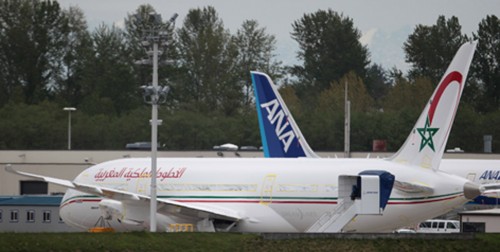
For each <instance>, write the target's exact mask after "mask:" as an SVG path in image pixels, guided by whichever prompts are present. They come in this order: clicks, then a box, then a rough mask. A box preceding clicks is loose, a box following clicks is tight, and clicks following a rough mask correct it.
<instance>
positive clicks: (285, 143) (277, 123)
mask: <svg viewBox="0 0 500 252" xmlns="http://www.w3.org/2000/svg"><path fill="white" fill-rule="evenodd" d="M251 75H252V82H253V87H254V91H255V98H256V99H255V104H256V106H257V115H258V118H259V128H260V135H261V138H262V147H263V149H264V156H265V157H315V158H316V157H318V156H317V155H316V154H315V153H314V151H313V150H312V149H311V147H309V144H308V143H307V141H306V140H305V139H304V137H303V136H302V132H300V129H299V127H298V126H297V124H296V123H295V120H294V119H293V117H292V115H291V114H290V111H289V110H288V108H287V107H286V105H285V103H284V102H283V99H282V98H281V96H280V94H279V92H278V89H277V88H276V86H275V85H274V83H273V81H272V80H271V78H270V77H269V76H268V75H266V74H264V73H260V72H255V71H252V72H251Z"/></svg>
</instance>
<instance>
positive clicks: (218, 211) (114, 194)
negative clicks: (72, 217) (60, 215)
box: [5, 164, 242, 221]
mask: <svg viewBox="0 0 500 252" xmlns="http://www.w3.org/2000/svg"><path fill="white" fill-rule="evenodd" d="M5 170H6V171H8V172H10V173H14V174H18V175H21V176H25V177H30V178H33V179H36V180H40V181H45V182H48V183H52V184H56V185H60V186H64V187H67V188H71V189H74V190H78V191H81V192H84V193H89V194H93V195H97V196H100V197H103V198H108V199H114V200H118V201H123V202H127V203H134V202H135V203H139V202H141V201H143V202H144V203H147V202H150V200H151V198H150V197H149V196H147V195H143V194H137V193H132V192H128V191H123V190H116V189H113V188H107V187H101V186H96V185H90V184H83V183H78V182H73V181H69V180H64V179H58V178H52V177H47V176H42V175H37V174H33V173H28V172H22V171H18V170H15V169H14V168H12V165H10V164H9V165H6V166H5ZM157 201H158V213H162V214H174V215H182V216H187V217H194V218H211V219H219V220H228V221H239V220H241V219H242V217H241V216H240V215H239V214H238V213H237V212H236V211H233V210H232V209H228V208H220V207H215V206H210V205H205V206H198V205H196V206H195V205H192V204H185V203H181V202H177V201H173V200H168V199H157Z"/></svg>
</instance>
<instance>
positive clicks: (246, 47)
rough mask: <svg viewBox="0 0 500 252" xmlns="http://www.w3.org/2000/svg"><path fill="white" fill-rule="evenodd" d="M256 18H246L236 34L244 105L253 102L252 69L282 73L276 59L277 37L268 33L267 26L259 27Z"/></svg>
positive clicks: (238, 68)
mask: <svg viewBox="0 0 500 252" xmlns="http://www.w3.org/2000/svg"><path fill="white" fill-rule="evenodd" d="M258 26H259V24H258V23H257V21H255V20H246V21H244V22H243V24H242V25H241V28H240V29H238V31H237V32H236V35H235V36H234V41H235V44H236V47H237V49H238V58H237V63H236V64H237V69H236V71H237V72H238V79H239V80H240V81H241V82H243V87H244V105H245V106H247V107H248V106H249V105H251V104H252V103H253V102H252V101H253V96H254V93H253V87H252V82H251V80H250V78H249V77H250V71H262V72H265V73H267V74H269V75H271V76H274V77H277V76H279V75H280V73H281V66H280V65H281V62H278V61H276V60H274V59H273V58H274V56H275V55H274V54H273V51H274V50H275V49H276V38H275V37H274V36H273V35H268V34H266V29H265V28H259V27H258Z"/></svg>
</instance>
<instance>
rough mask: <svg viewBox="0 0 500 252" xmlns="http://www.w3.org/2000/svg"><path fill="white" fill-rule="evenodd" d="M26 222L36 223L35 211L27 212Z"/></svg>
mask: <svg viewBox="0 0 500 252" xmlns="http://www.w3.org/2000/svg"><path fill="white" fill-rule="evenodd" d="M26 221H27V222H35V211H34V210H28V211H26Z"/></svg>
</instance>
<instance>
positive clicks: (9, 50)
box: [0, 0, 68, 104]
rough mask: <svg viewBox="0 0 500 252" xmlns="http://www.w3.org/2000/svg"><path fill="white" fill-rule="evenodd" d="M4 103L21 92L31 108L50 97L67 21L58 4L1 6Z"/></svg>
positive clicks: (20, 1)
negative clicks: (31, 105)
mask: <svg viewBox="0 0 500 252" xmlns="http://www.w3.org/2000/svg"><path fill="white" fill-rule="evenodd" d="M0 5H1V6H0V59H1V60H0V85H1V90H2V95H1V97H2V98H6V100H2V102H6V101H7V100H8V99H9V98H10V96H11V95H13V94H15V93H16V92H17V91H16V90H20V91H21V92H22V95H23V100H24V102H26V103H27V104H36V103H39V102H40V101H43V100H44V99H47V98H48V97H49V95H50V92H51V89H53V88H54V85H55V84H56V77H57V76H58V75H59V74H60V73H59V71H60V68H59V64H60V62H61V61H62V57H63V48H64V46H65V38H66V36H67V34H68V25H67V18H66V16H65V15H64V13H63V12H62V11H61V9H60V7H59V4H58V3H57V2H56V1H50V0H47V1H29V0H12V1H6V0H4V1H1V2H0Z"/></svg>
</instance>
